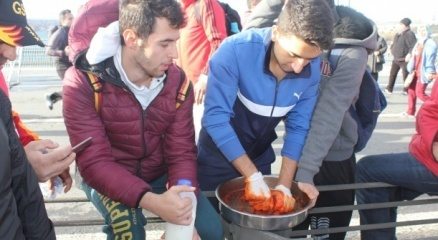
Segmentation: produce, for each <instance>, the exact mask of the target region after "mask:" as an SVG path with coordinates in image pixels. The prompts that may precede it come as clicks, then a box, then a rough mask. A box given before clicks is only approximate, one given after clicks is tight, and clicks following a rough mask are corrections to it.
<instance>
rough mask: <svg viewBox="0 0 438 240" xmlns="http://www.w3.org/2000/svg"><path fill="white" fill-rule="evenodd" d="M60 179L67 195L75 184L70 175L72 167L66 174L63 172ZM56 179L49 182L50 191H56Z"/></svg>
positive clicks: (65, 171) (66, 170)
mask: <svg viewBox="0 0 438 240" xmlns="http://www.w3.org/2000/svg"><path fill="white" fill-rule="evenodd" d="M58 177H59V178H61V180H62V183H63V185H64V193H67V192H68V191H70V189H71V186H72V184H73V179H72V178H71V175H70V167H67V169H65V170H64V172H62V173H61V174H59V175H58ZM55 178H56V176H55V177H52V178H50V181H49V189H50V190H52V191H54V190H55V189H54V181H55Z"/></svg>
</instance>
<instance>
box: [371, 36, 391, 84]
mask: <svg viewBox="0 0 438 240" xmlns="http://www.w3.org/2000/svg"><path fill="white" fill-rule="evenodd" d="M387 49H388V45H387V44H386V41H385V39H384V38H383V37H382V36H380V35H377V48H376V49H375V50H374V52H373V53H372V54H370V55H369V56H368V67H369V69H370V70H371V75H372V76H373V78H374V79H375V80H376V81H378V80H379V72H380V71H382V69H383V64H384V63H385V52H386V50H387Z"/></svg>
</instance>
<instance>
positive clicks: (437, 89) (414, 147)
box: [409, 83, 438, 176]
mask: <svg viewBox="0 0 438 240" xmlns="http://www.w3.org/2000/svg"><path fill="white" fill-rule="evenodd" d="M416 130H417V133H416V134H415V135H414V136H413V137H412V140H411V144H410V145H409V151H410V152H411V154H412V155H413V156H414V157H415V158H416V159H417V160H418V161H420V162H421V163H423V164H424V165H425V166H426V167H427V169H429V170H430V171H431V172H432V173H433V174H435V176H438V162H437V159H435V158H434V156H433V153H432V144H433V142H437V141H438V135H437V133H438V84H436V83H435V84H434V86H433V88H432V94H431V99H430V100H429V101H426V102H425V103H423V106H422V107H421V109H420V111H418V114H417V119H416Z"/></svg>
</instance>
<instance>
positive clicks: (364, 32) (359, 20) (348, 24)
mask: <svg viewBox="0 0 438 240" xmlns="http://www.w3.org/2000/svg"><path fill="white" fill-rule="evenodd" d="M336 12H337V13H338V15H339V21H338V22H337V23H336V25H335V28H334V29H333V34H334V37H335V38H351V39H360V40H363V39H365V38H367V37H369V36H370V35H371V34H372V33H373V23H372V22H371V21H370V20H369V19H368V18H367V17H365V15H363V14H362V13H360V12H358V11H356V10H354V9H353V8H350V7H345V6H337V7H336Z"/></svg>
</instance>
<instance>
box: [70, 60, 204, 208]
mask: <svg viewBox="0 0 438 240" xmlns="http://www.w3.org/2000/svg"><path fill="white" fill-rule="evenodd" d="M79 62H82V61H79ZM77 63H78V62H77ZM77 66H78V65H77ZM79 67H80V66H79ZM97 69H99V70H98V72H97V73H98V74H99V76H100V77H101V78H102V82H103V88H102V93H101V94H102V105H101V111H100V115H99V114H98V113H97V112H96V109H95V106H94V95H93V90H92V88H91V86H90V83H89V82H88V80H87V79H86V78H85V75H84V73H83V72H81V71H79V70H77V69H76V68H70V69H69V70H68V71H67V73H66V75H65V79H64V81H63V83H64V87H63V94H64V95H63V102H64V109H63V114H64V118H65V124H66V127H67V132H68V135H69V137H70V142H71V144H72V145H75V144H77V143H79V142H80V141H82V140H83V139H85V138H87V137H90V136H91V137H93V140H92V144H91V146H89V147H88V148H86V149H85V150H84V151H82V152H80V153H79V154H78V155H77V159H76V162H77V164H78V167H79V170H80V173H81V175H82V177H83V179H84V181H85V182H86V183H87V184H88V185H89V186H91V187H92V188H94V189H96V190H97V191H98V192H99V193H101V194H103V195H105V196H108V197H109V198H111V199H113V200H115V201H119V202H121V203H123V204H126V205H127V206H129V207H138V204H139V201H140V199H141V198H142V196H143V195H144V194H145V193H146V192H147V191H149V190H151V186H150V185H149V184H148V183H149V182H151V181H153V180H154V179H157V178H158V177H160V176H162V175H164V174H168V180H169V184H170V186H172V185H175V184H176V182H177V181H178V179H181V178H185V179H189V180H191V181H192V183H193V186H198V184H197V179H196V145H195V135H194V126H193V117H192V107H193V102H194V96H193V92H192V91H191V92H190V94H189V97H188V98H187V99H186V100H185V101H184V102H183V103H182V105H181V107H180V108H178V109H176V95H177V91H178V90H179V87H180V84H181V83H182V81H184V79H185V77H184V75H183V73H182V71H181V70H180V69H179V68H178V67H176V66H175V65H172V66H171V67H170V68H169V70H168V71H167V77H166V79H165V80H164V81H165V82H164V87H163V89H162V90H161V92H160V93H159V95H158V96H157V97H156V98H155V99H154V100H153V101H152V103H151V104H150V105H149V106H148V108H147V109H146V110H143V109H142V107H141V105H140V103H139V102H138V101H137V99H136V98H135V96H134V94H133V93H132V92H131V91H130V90H129V88H128V87H127V86H126V85H125V84H124V83H123V82H122V80H121V79H120V75H119V74H118V72H117V70H116V68H115V67H114V62H113V59H112V58H109V59H107V60H105V61H104V62H102V63H100V64H99V67H98V68H97Z"/></svg>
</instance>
